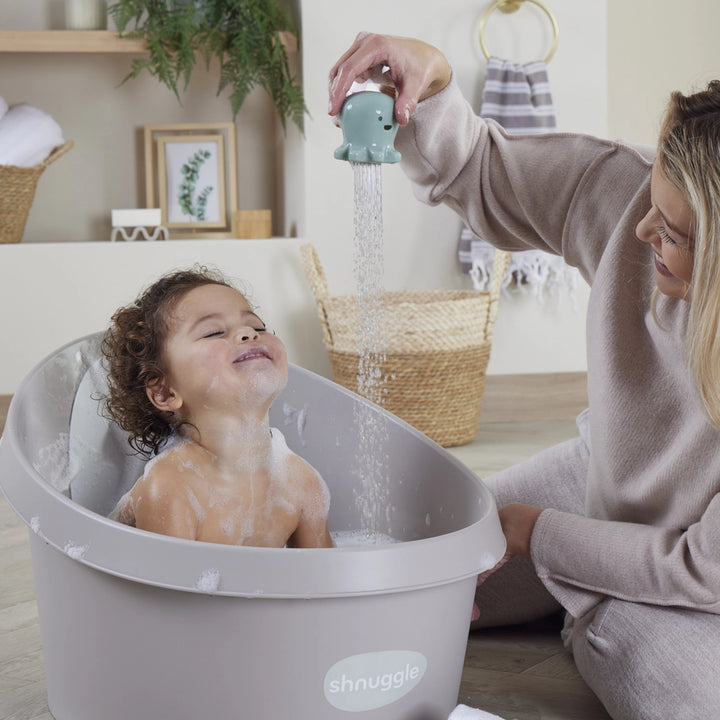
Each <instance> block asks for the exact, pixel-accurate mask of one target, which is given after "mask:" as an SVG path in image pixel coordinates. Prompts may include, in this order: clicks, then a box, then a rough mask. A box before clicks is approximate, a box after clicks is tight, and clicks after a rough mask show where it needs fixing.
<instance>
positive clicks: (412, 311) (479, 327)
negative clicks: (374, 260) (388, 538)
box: [301, 244, 510, 447]
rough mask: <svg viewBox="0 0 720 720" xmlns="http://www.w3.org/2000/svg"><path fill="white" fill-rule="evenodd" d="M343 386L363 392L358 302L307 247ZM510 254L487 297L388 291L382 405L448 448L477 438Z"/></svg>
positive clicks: (498, 261)
mask: <svg viewBox="0 0 720 720" xmlns="http://www.w3.org/2000/svg"><path fill="white" fill-rule="evenodd" d="M301 254H302V260H303V267H304V269H305V274H306V276H307V278H308V281H309V283H310V287H311V288H312V291H313V294H314V296H315V301H316V303H317V308H318V314H319V316H320V320H321V323H322V328H323V339H324V342H325V347H326V348H327V350H328V354H329V356H330V365H331V366H332V371H333V376H334V378H335V381H336V382H337V383H339V384H340V385H343V386H344V387H346V388H348V389H350V390H353V391H354V392H358V365H359V361H360V357H359V354H358V349H357V341H358V333H357V308H356V305H357V300H356V297H355V296H354V295H346V296H331V295H330V294H329V293H328V286H327V282H326V279H325V275H324V272H323V269H322V266H321V264H320V260H319V258H318V256H317V252H316V251H315V248H314V247H313V246H312V245H310V244H308V245H303V246H302V247H301ZM509 262H510V253H505V252H496V253H495V260H494V264H493V274H492V281H491V288H490V290H489V291H487V292H479V291H474V290H471V291H464V290H429V291H408V292H386V293H384V295H383V301H384V305H385V316H384V320H383V324H384V326H386V327H389V328H391V332H390V333H389V337H388V338H387V339H386V340H385V342H384V347H383V348H382V350H383V359H382V360H381V362H380V374H381V377H383V378H385V387H384V394H383V398H382V401H381V404H382V405H383V407H384V408H385V409H386V410H389V411H390V412H392V413H394V414H395V415H397V416H399V417H401V418H402V419H403V420H405V421H406V422H408V423H410V424H411V425H413V426H414V427H416V428H417V429H418V430H420V431H421V432H423V433H425V434H426V435H428V436H429V437H430V438H432V439H433V440H435V441H436V442H437V443H439V444H440V445H443V446H444V447H451V446H453V445H462V444H464V443H466V442H470V440H472V439H473V437H475V433H476V432H477V426H478V422H479V420H480V406H481V402H482V395H483V391H484V389H485V371H486V369H487V365H488V360H489V359H490V347H491V342H492V329H493V325H494V322H495V317H496V315H497V305H498V298H499V295H500V287H501V284H502V279H503V276H504V275H505V270H506V269H507V266H508V264H509Z"/></svg>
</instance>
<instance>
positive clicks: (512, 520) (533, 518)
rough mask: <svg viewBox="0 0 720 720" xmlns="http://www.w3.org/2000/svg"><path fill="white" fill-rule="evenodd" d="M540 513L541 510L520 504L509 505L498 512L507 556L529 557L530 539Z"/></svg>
mask: <svg viewBox="0 0 720 720" xmlns="http://www.w3.org/2000/svg"><path fill="white" fill-rule="evenodd" d="M541 512H542V508H539V507H534V506H533V505H523V504H522V503H510V504H509V505H505V506H504V507H501V508H500V510H498V515H499V516H500V525H501V527H502V531H503V533H505V539H506V540H507V552H508V554H510V555H522V556H523V557H526V558H529V557H530V538H532V534H533V530H534V529H535V523H536V522H537V519H538V517H540V513H541Z"/></svg>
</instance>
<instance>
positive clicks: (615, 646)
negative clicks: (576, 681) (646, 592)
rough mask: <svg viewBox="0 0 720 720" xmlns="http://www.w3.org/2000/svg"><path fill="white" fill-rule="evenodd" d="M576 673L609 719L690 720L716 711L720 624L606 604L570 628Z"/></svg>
mask: <svg viewBox="0 0 720 720" xmlns="http://www.w3.org/2000/svg"><path fill="white" fill-rule="evenodd" d="M570 645H571V649H572V651H573V655H574V657H575V662H576V664H577V666H578V670H579V671H580V673H581V675H582V676H583V677H584V679H585V681H586V682H587V683H588V685H590V687H591V688H592V689H593V690H594V692H595V693H596V694H597V695H598V697H599V698H600V700H601V702H602V703H603V704H604V705H605V707H606V708H607V710H608V712H609V713H610V714H611V715H612V717H613V718H615V720H661V719H662V720H666V719H667V718H670V717H672V718H673V720H691V719H692V720H694V719H695V718H700V717H711V716H712V713H713V712H716V711H717V708H718V707H720V686H718V683H717V667H718V663H719V662H720V617H718V616H717V615H710V614H708V613H701V612H697V611H692V610H684V609H679V608H665V607H659V606H653V605H642V604H640V603H629V602H623V601H620V600H614V599H608V600H606V601H605V602H603V603H601V605H600V606H598V608H597V609H596V610H595V611H594V612H593V613H591V614H590V615H589V616H586V617H585V618H581V619H580V620H576V621H574V624H573V627H572V633H571V638H570Z"/></svg>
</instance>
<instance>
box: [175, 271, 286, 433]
mask: <svg viewBox="0 0 720 720" xmlns="http://www.w3.org/2000/svg"><path fill="white" fill-rule="evenodd" d="M168 325H169V332H168V337H167V340H166V342H165V348H164V364H165V366H166V369H167V373H166V378H167V381H168V384H169V385H170V386H171V387H172V388H173V390H175V391H176V392H177V393H179V395H180V397H181V398H182V401H183V408H184V410H183V413H184V415H185V419H186V420H189V419H190V417H192V416H193V413H194V412H196V411H198V410H214V409H219V408H221V407H226V408H231V409H234V410H237V409H242V410H248V411H251V410H252V409H253V408H259V409H262V408H263V407H265V406H266V405H267V404H268V403H269V402H271V401H272V400H273V399H274V398H275V397H276V396H277V394H278V393H279V392H280V391H281V390H282V389H283V387H285V384H286V383H287V377H288V361H287V354H286V352H285V346H284V345H283V343H282V341H281V340H280V338H278V337H276V336H275V335H273V334H272V333H269V332H267V331H266V328H265V323H264V322H263V321H262V320H260V318H259V317H258V316H257V315H256V314H255V313H254V312H253V310H252V308H251V307H250V305H249V303H248V302H247V300H246V299H245V297H244V296H243V295H242V294H241V293H239V292H238V291H237V290H234V289H233V288H230V287H226V286H225V285H202V286H200V287H197V288H194V289H193V290H191V291H190V292H188V293H187V294H186V295H185V296H184V297H183V298H182V299H181V300H180V301H179V302H178V303H177V305H176V306H175V308H174V309H173V310H172V311H171V313H170V316H169V318H168Z"/></svg>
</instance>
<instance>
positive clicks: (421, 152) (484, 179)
mask: <svg viewBox="0 0 720 720" xmlns="http://www.w3.org/2000/svg"><path fill="white" fill-rule="evenodd" d="M396 146H397V147H398V149H399V150H400V151H401V153H402V156H403V159H402V166H403V169H404V170H405V172H406V174H407V175H408V177H409V178H410V180H411V182H412V183H413V190H414V193H415V196H416V197H417V198H418V199H420V200H421V201H423V202H426V203H428V204H431V205H432V204H438V203H441V202H442V203H445V204H447V205H448V206H450V207H451V208H452V209H453V210H455V211H456V212H457V213H458V214H459V215H460V216H461V217H462V218H463V219H464V220H465V222H466V223H467V225H468V227H469V228H470V229H471V230H472V231H473V233H475V234H476V235H477V236H479V237H482V238H484V239H485V240H487V241H488V242H490V243H492V244H494V245H496V246H497V247H500V248H502V249H505V250H511V251H518V250H527V249H531V248H534V249H540V250H546V251H549V252H551V253H554V254H557V255H563V256H564V258H565V260H566V261H567V262H568V263H569V264H570V265H573V266H575V267H579V268H580V269H581V270H583V271H584V274H585V276H586V278H590V277H591V276H592V272H593V269H594V267H595V266H596V265H597V263H598V262H599V259H600V256H601V254H602V250H603V248H604V244H605V243H606V242H607V241H608V240H609V238H610V237H611V235H612V233H613V231H614V230H615V228H616V227H617V225H618V222H619V219H620V218H621V216H622V215H623V213H624V212H625V211H626V210H627V206H628V198H632V197H634V196H635V195H636V193H637V192H638V187H639V186H640V185H641V184H642V183H643V182H644V181H645V180H646V178H647V177H648V176H649V164H648V162H647V161H646V160H645V159H644V158H642V157H641V155H640V153H639V152H637V151H636V150H632V149H631V148H629V147H627V146H625V145H620V144H618V143H613V142H609V141H606V140H602V139H599V138H595V137H591V136H588V135H579V134H570V133H550V134H546V135H524V136H523V135H507V134H506V133H505V131H504V130H503V129H502V128H501V127H500V126H499V125H498V124H497V123H495V122H493V121H485V120H483V119H482V118H480V117H478V116H477V115H476V114H475V113H474V111H473V109H472V108H471V106H470V105H469V103H468V102H467V101H466V100H465V98H464V97H463V96H462V93H461V92H460V90H459V87H458V86H457V83H456V81H455V80H454V79H452V80H451V81H450V84H449V85H448V86H447V87H445V88H444V89H443V90H442V91H440V92H439V93H437V94H436V95H433V96H431V97H430V98H428V99H426V100H424V101H423V102H421V103H420V104H419V105H418V108H417V110H416V111H415V113H413V115H412V116H411V119H410V123H409V124H408V126H407V127H406V128H402V129H401V131H400V132H399V133H398V136H397V140H396ZM590 241H591V242H590Z"/></svg>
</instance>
